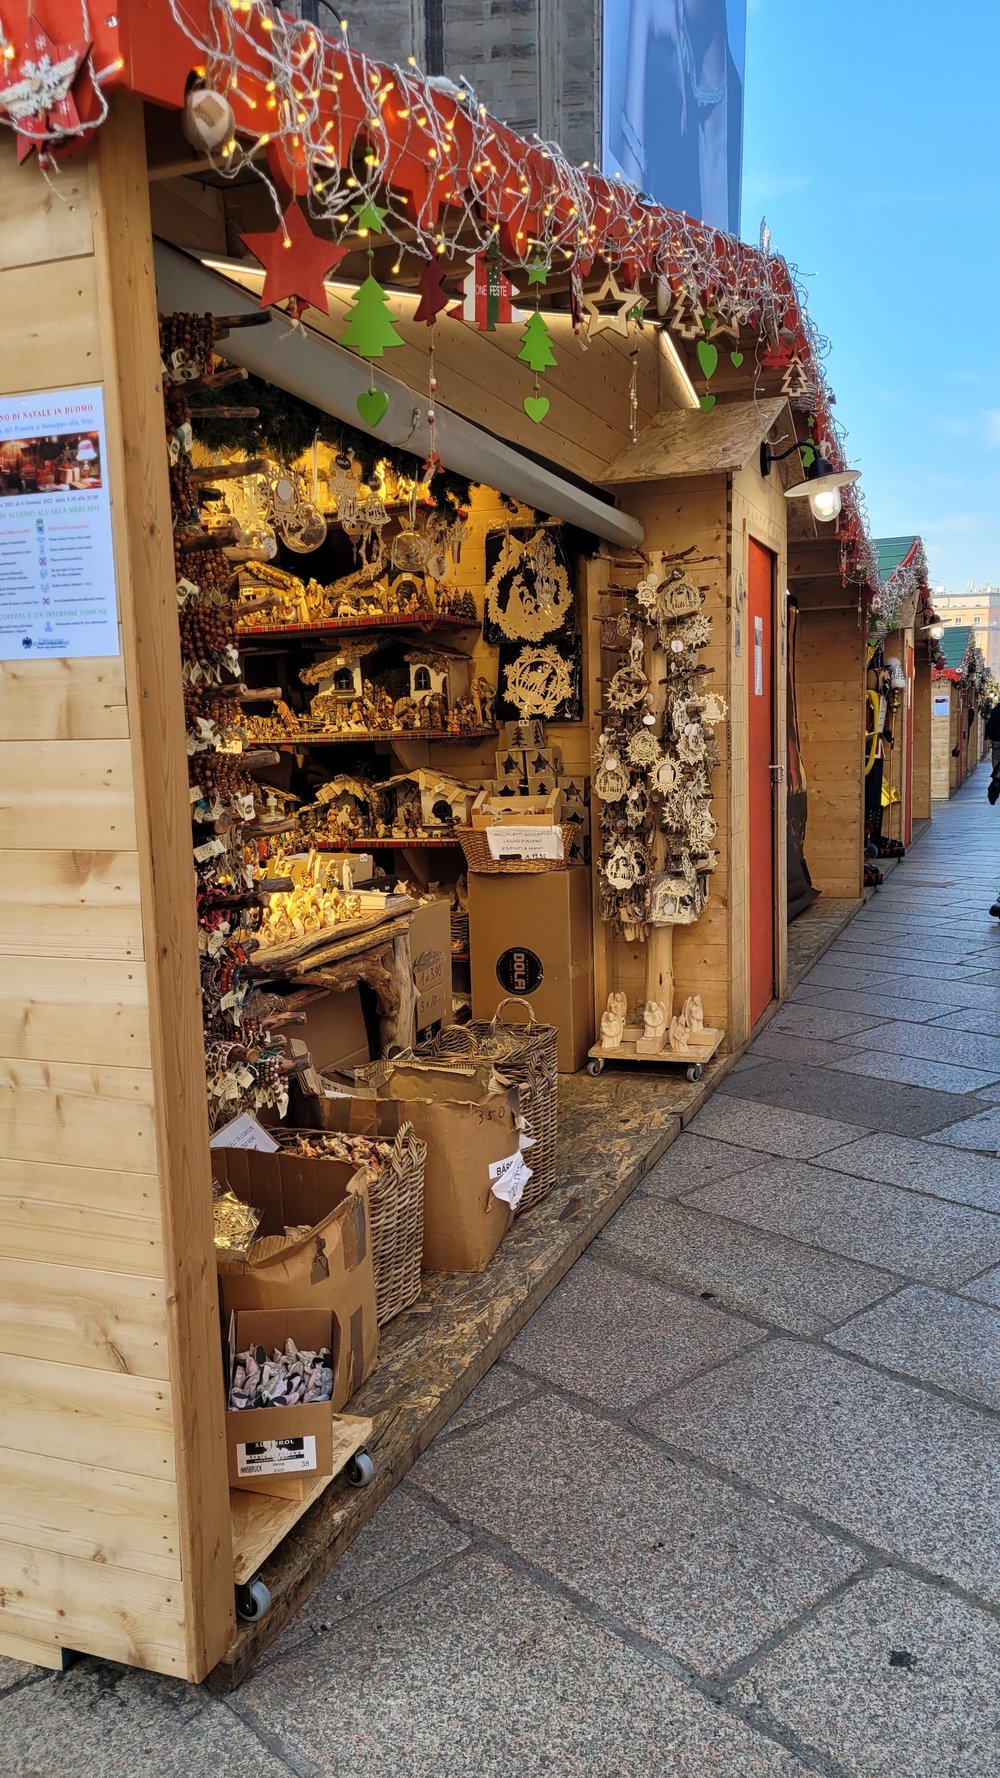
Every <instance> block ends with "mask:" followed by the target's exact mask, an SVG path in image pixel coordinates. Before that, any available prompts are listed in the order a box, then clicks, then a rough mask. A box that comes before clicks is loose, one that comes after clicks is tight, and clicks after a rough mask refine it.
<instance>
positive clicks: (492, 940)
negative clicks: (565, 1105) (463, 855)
mask: <svg viewBox="0 0 1000 1778" xmlns="http://www.w3.org/2000/svg"><path fill="white" fill-rule="evenodd" d="M469 919H470V928H471V932H472V1015H473V1018H476V1019H491V1018H492V1017H493V1014H494V1013H495V1012H496V1009H497V1003H498V1002H499V1001H500V1000H502V999H503V997H504V995H505V994H513V995H514V996H516V997H518V998H521V999H525V1000H530V1002H531V1005H532V1008H533V1010H534V1013H535V1016H536V1018H538V1019H540V1020H542V1022H543V1023H544V1024H547V1025H555V1026H557V1027H558V1030H559V1051H558V1053H559V1068H560V1071H561V1072H562V1073H564V1074H572V1073H575V1072H576V1070H577V1069H578V1068H581V1067H582V1066H583V1063H584V1061H585V1060H586V1056H587V1051H588V1049H589V1048H590V1044H591V1043H592V1041H593V1031H594V1005H593V1001H594V951H593V939H592V932H591V899H590V872H589V870H585V869H583V868H580V867H578V866H577V867H573V868H571V869H570V870H553V871H539V872H537V873H532V874H531V875H520V876H519V875H507V876H504V875H499V874H498V875H491V874H486V873H480V872H470V873H469Z"/></svg>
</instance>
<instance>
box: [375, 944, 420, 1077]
mask: <svg viewBox="0 0 1000 1778" xmlns="http://www.w3.org/2000/svg"><path fill="white" fill-rule="evenodd" d="M390 969H391V974H392V978H393V985H394V987H395V990H396V994H397V996H398V1001H397V1005H396V1007H395V1010H394V1011H393V1012H392V1013H390V1014H388V1015H387V1016H385V1017H383V1018H382V1019H381V1020H380V1021H379V1031H380V1035H381V1038H382V1049H383V1052H385V1051H388V1050H389V1049H390V1048H392V1047H393V1046H394V1045H398V1046H399V1048H400V1049H409V1047H410V1045H411V1044H412V1042H413V1039H414V1037H415V1036H416V1029H417V985H416V983H415V981H414V979H413V959H412V957H411V955H410V932H409V925H408V924H407V929H406V931H405V932H400V933H398V934H397V935H396V937H395V938H394V939H393V942H392V963H391V965H390Z"/></svg>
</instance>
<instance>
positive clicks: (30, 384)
mask: <svg viewBox="0 0 1000 1778" xmlns="http://www.w3.org/2000/svg"><path fill="white" fill-rule="evenodd" d="M137 126H138V127H137ZM63 199H66V200H67V201H66V202H63ZM0 215H2V216H3V217H4V226H3V228H2V229H0V394H15V393H28V392H32V391H38V392H42V391H45V390H48V389H52V388H56V387H59V386H61V385H70V386H72V385H73V384H87V383H100V382H103V385H104V391H105V404H106V417H107V452H106V457H107V468H108V475H109V481H110V486H111V498H112V510H113V514H114V517H115V551H116V573H117V581H118V595H119V609H120V626H121V653H120V654H119V655H118V656H115V657H112V658H108V659H103V660H50V661H43V660H39V661H35V660H32V661H26V660H18V661H13V662H9V663H4V664H3V665H2V666H0V824H2V832H3V840H4V844H3V847H2V849H0V1304H2V1307H0V1649H3V1650H4V1651H5V1652H8V1653H16V1654H18V1655H20V1656H22V1657H23V1658H28V1659H30V1658H38V1659H41V1660H43V1661H46V1662H52V1663H55V1662H57V1661H58V1651H59V1649H60V1648H61V1647H62V1646H63V1645H66V1646H69V1647H72V1648H75V1649H79V1650H81V1651H84V1652H88V1653H92V1654H95V1655H100V1656H106V1657H108V1658H110V1659H116V1660H126V1661H130V1662H132V1663H133V1664H135V1665H137V1666H145V1667H152V1668H156V1669H158V1670H160V1671H163V1672H165V1673H179V1674H183V1675H185V1676H187V1677H189V1678H200V1677H202V1676H203V1674H204V1673H205V1672H206V1670H207V1668H208V1667H209V1666H211V1665H212V1664H213V1662H214V1661H216V1660H217V1659H218V1658H219V1657H220V1656H221V1655H222V1654H223V1653H224V1652H225V1648H226V1646H227V1644H228V1641H229V1638H230V1634H231V1625H232V1571H231V1566H227V1564H229V1562H230V1560H231V1558H230V1551H229V1529H228V1512H227V1507H228V1493H227V1488H226V1477H225V1464H224V1456H223V1450H222V1399H221V1367H220V1365H219V1355H218V1323H217V1311H216V1308H215V1303H214V1256H213V1251H212V1245H211V1206H210V1194H209V1162H208V1149H207V1127H206V1123H205V1112H204V1098H203V1077H202V1075H201V1053H200V1019H199V1004H198V998H199V997H198V978H197V964H196V955H195V929H194V911H193V901H192V897H191V894H190V864H189V857H188V854H187V852H186V845H187V844H188V843H189V835H190V827H189V819H190V818H189V814H188V805H187V788H186V772H185V758H184V743H183V721H182V713H181V690H180V675H179V671H178V670H177V661H178V653H177V617H176V603H175V599H174V592H173V564H172V551H171V543H170V515H169V503H168V492H167V478H166V468H165V462H164V454H163V448H162V414H161V409H160V400H161V393H160V389H159V382H158V370H159V366H158V351H157V346H156V312H155V295H154V289H153V282H152V264H151V240H150V233H149V221H148V199H147V194H146V188H145V180H144V158H143V153H142V146H141V115H140V111H139V107H138V105H137V103H135V102H134V101H131V100H124V101H121V102H116V103H115V105H114V106H113V109H112V114H111V117H110V118H109V120H108V122H107V123H106V124H105V125H104V127H103V128H102V130H101V132H100V133H99V141H97V142H95V145H94V146H93V147H92V148H91V150H90V151H89V153H88V154H87V155H85V156H81V157H79V158H78V159H76V160H74V161H73V162H72V164H71V165H70V166H68V167H67V170H66V172H65V174H64V175H63V176H62V177H61V179H60V182H59V192H58V193H55V192H53V190H52V188H51V187H50V186H49V185H47V184H46V182H45V181H44V180H43V179H42V178H41V176H40V174H39V173H38V169H37V167H36V166H35V165H34V164H33V163H32V164H29V165H26V166H25V167H23V168H17V166H16V164H15V153H14V146H13V142H12V141H11V140H10V139H9V138H5V139H4V140H2V141H0ZM11 218H13V219H14V225H12V226H9V224H10V222H11ZM126 465H127V486H126ZM154 827H156V829H157V832H156V840H155V844H154V839H153V835H152V829H153V828H154ZM168 842H169V843H168ZM154 877H155V879H156V880H155V883H154ZM171 897H172V898H173V900H174V902H175V904H176V906H175V909H174V913H173V919H174V921H175V922H176V921H181V922H182V924H183V925H184V933H183V935H179V934H178V933H177V931H175V930H174V929H173V928H172V925H171V919H170V917H168V915H167V914H165V912H164V904H165V899H167V900H169V899H170V898H171ZM161 977H170V978H171V980H172V982H173V986H172V988H171V990H170V994H172V995H173V1000H174V1002H175V1003H179V1005H180V1006H181V1008H182V1011H181V1012H180V1013H179V1014H178V1016H177V1017H176V1018H175V1017H174V1006H173V1005H166V1006H165V1003H164V995H163V989H162V981H161ZM169 998H170V996H169V995H168V1000H169ZM171 1043H172V1044H173V1045H175V1046H178V1047H179V1048H182V1049H183V1050H184V1057H183V1062H182V1063H181V1064H179V1065H178V1066H176V1067H173V1068H172V1067H171V1066H170V1065H168V1063H167V1061H166V1060H165V1047H166V1045H168V1044H171ZM195 1082H197V1083H198V1086H199V1088H200V1092H199V1093H197V1094H196V1092H195V1088H194V1083H195ZM178 1124H180V1125H182V1126H183V1130H184V1135H183V1136H182V1138H181V1141H180V1144H178V1141H177V1137H176V1130H177V1127H178ZM185 1146H187V1147H188V1148H189V1149H191V1151H192V1152H194V1151H197V1152H198V1154H199V1155H200V1157H201V1172H200V1173H199V1174H198V1177H197V1182H196V1184H197V1194H198V1196H199V1199H200V1209H199V1211H198V1212H197V1213H196V1214H191V1213H190V1211H189V1203H190V1197H191V1193H192V1189H193V1181H194V1178H195V1176H194V1173H193V1172H192V1169H191V1166H190V1165H189V1164H186V1163H185V1160H184V1148H185ZM178 1204H179V1205H180V1206H181V1212H182V1219H183V1218H185V1217H186V1218H187V1223H186V1226H185V1227H184V1228H183V1230H182V1233H181V1236H180V1240H178V1233H177V1212H178ZM179 1246H180V1247H181V1248H182V1249H183V1255H184V1256H183V1258H182V1260H181V1262H180V1263H178V1258H177V1254H178V1247H179ZM192 1273H193V1274H194V1276H195V1282H194V1283H193V1284H192V1283H191V1275H192ZM192 1303H196V1304H197V1305H198V1307H197V1312H196V1317H195V1320H196V1325H193V1324H191V1323H190V1312H191V1304H192ZM186 1321H187V1324H188V1325H187V1328H186V1327H185V1325H184V1324H185V1323H186ZM179 1330H180V1331H179ZM186 1331H190V1332H191V1334H192V1337H191V1338H190V1340H189V1341H188V1342H187V1343H186V1344H185V1343H184V1336H185V1332H186ZM182 1347H183V1350H182ZM192 1396H193V1397H194V1399H195V1405H194V1409H193V1411H192V1405H191V1403H192ZM206 1452H210V1453H211V1459H212V1462H211V1466H210V1468H209V1470H208V1472H207V1473H206ZM198 1488H201V1489H202V1494H203V1499H202V1502H201V1517H200V1522H198V1523H195V1522H194V1521H195V1519H196V1517H197V1511H196V1509H195V1506H194V1502H193V1500H192V1489H195V1490H197V1489H198ZM223 1518H224V1521H225V1523H224V1532H223V1529H222V1524H223ZM181 1577H183V1578H181Z"/></svg>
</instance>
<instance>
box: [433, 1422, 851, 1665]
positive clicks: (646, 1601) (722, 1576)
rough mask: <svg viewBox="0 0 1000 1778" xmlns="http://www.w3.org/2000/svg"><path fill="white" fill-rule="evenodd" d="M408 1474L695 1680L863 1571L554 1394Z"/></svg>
mask: <svg viewBox="0 0 1000 1778" xmlns="http://www.w3.org/2000/svg"><path fill="white" fill-rule="evenodd" d="M413 1476H414V1481H415V1482H416V1483H417V1485H419V1486H421V1487H423V1488H426V1489H427V1490H428V1491H429V1492H430V1493H431V1494H432V1495H433V1496H434V1498H435V1499H437V1500H440V1501H441V1502H442V1503H443V1504H444V1505H445V1506H447V1507H449V1508H450V1509H451V1510H452V1511H453V1512H455V1513H457V1514H460V1515H461V1517H462V1519H463V1520H464V1521H468V1522H471V1523H472V1524H473V1525H475V1526H477V1527H478V1528H479V1529H480V1530H482V1531H486V1532H489V1533H490V1534H491V1535H492V1536H494V1537H498V1538H500V1539H501V1540H502V1541H503V1542H505V1543H507V1544H509V1546H510V1547H511V1549H513V1550H515V1551H516V1552H517V1554H518V1555H519V1556H522V1557H523V1558H524V1559H525V1560H527V1561H529V1562H531V1563H533V1564H535V1565H536V1566H538V1567H540V1568H542V1569H543V1570H544V1572H545V1573H547V1574H550V1575H552V1576H553V1578H554V1579H556V1580H559V1581H562V1582H563V1583H564V1584H565V1585H566V1586H569V1587H572V1588H573V1589H574V1591H575V1592H578V1593H580V1594H581V1595H582V1597H583V1598H585V1599H587V1600H589V1601H590V1602H591V1603H592V1604H594V1605H596V1606H599V1607H600V1608H601V1610H602V1611H604V1612H607V1613H610V1615H611V1616H612V1617H614V1618H616V1619H618V1620H619V1622H621V1623H622V1624H623V1625H626V1626H629V1627H631V1628H634V1629H636V1630H638V1631H639V1632H640V1634H641V1635H643V1636H645V1637H648V1638H649V1639H650V1640H651V1641H653V1642H655V1643H657V1644H658V1645H659V1646H660V1647H661V1648H662V1649H664V1651H665V1652H666V1653H668V1654H669V1655H671V1656H672V1657H673V1658H674V1659H675V1660H677V1661H679V1662H680V1663H681V1664H682V1665H683V1666H685V1667H691V1668H693V1669H695V1670H697V1671H700V1672H702V1673H714V1672H719V1671H721V1670H722V1669H723V1668H725V1667H728V1666H730V1665H731V1664H732V1663H733V1662H734V1661H737V1660H741V1659H743V1658H744V1657H745V1656H746V1655H748V1654H749V1653H751V1651H752V1650H753V1649H754V1648H756V1647H757V1646H759V1644H760V1643H761V1642H762V1641H763V1640H764V1639H765V1638H767V1637H770V1636H772V1635H774V1634H775V1633H776V1632H777V1631H778V1630H779V1629H780V1628H781V1626H782V1624H785V1623H789V1622H790V1621H791V1619H792V1618H793V1617H795V1616H797V1615H798V1614H799V1613H801V1612H802V1611H804V1610H805V1609H806V1608H807V1607H808V1606H809V1605H810V1604H814V1603H815V1602H816V1601H817V1600H819V1599H820V1598H821V1597H822V1596H823V1595H824V1594H825V1593H827V1592H829V1590H830V1589H831V1587H833V1586H834V1585H837V1584H838V1583H840V1582H841V1581H843V1580H844V1579H846V1577H847V1576H848V1575H850V1574H852V1573H855V1572H857V1570H858V1568H859V1567H860V1566H861V1564H862V1560H863V1559H862V1558H861V1557H860V1556H859V1553H858V1551H857V1550H856V1549H854V1548H853V1547H850V1546H848V1545H846V1544H844V1543H842V1542H840V1541H839V1540H836V1539H834V1538H831V1537H828V1536H826V1535H824V1534H823V1533H821V1532H817V1531H815V1530H814V1529H813V1527H812V1526H810V1525H807V1524H804V1523H803V1522H802V1520H800V1519H797V1518H796V1517H794V1515H793V1514H791V1513H790V1512H788V1510H787V1509H786V1508H784V1507H781V1506H777V1505H773V1504H769V1503H766V1502H764V1501H760V1500H756V1499H753V1498H751V1497H749V1496H747V1495H746V1494H744V1493H741V1492H740V1491H739V1490H738V1489H736V1488H734V1487H732V1486H730V1485H729V1484H728V1483H725V1482H721V1481H718V1480H716V1479H715V1478H712V1477H707V1476H703V1475H700V1474H699V1473H698V1472H697V1470H695V1469H691V1468H689V1467H687V1466H686V1465H682V1464H678V1463H677V1462H676V1461H675V1460H674V1459H673V1458H672V1457H669V1456H667V1455H666V1453H665V1452H662V1451H658V1450H656V1449H651V1448H650V1446H649V1445H648V1444H646V1443H645V1442H644V1441H643V1440H642V1439H641V1438H638V1437H636V1436H635V1435H634V1434H630V1433H628V1432H623V1431H622V1430H621V1429H620V1427H618V1426H615V1425H612V1424H611V1423H610V1422H608V1421H606V1420H602V1419H600V1418H597V1417H595V1416H593V1415H591V1414H587V1413H583V1412H581V1411H580V1410H579V1409H578V1408H576V1407H574V1406H573V1405H571V1404H570V1403H568V1402H565V1401H562V1400H561V1399H560V1398H559V1397H558V1396H555V1395H548V1394H546V1395H542V1396H539V1397H537V1398H536V1400H535V1401H533V1402H530V1403H529V1404H528V1405H527V1406H526V1407H523V1408H518V1409H517V1410H516V1411H515V1412H514V1413H511V1414H508V1415H506V1416H505V1417H504V1419H503V1420H499V1421H497V1420H494V1421H491V1422H489V1424H487V1425H485V1426H481V1427H478V1428H476V1429H474V1430H473V1431H471V1432H469V1433H468V1434H467V1435H466V1436H465V1437H464V1438H461V1439H457V1440H454V1441H451V1442H449V1443H447V1444H443V1445H435V1446H433V1447H432V1449H431V1450H429V1451H428V1452H426V1453H425V1455H424V1456H423V1457H422V1458H421V1459H420V1462H419V1463H418V1464H417V1467H416V1469H415V1470H414V1472H413ZM695 1575H697V1577H698V1578H697V1584H696V1585H693V1584H692V1580H693V1576H695Z"/></svg>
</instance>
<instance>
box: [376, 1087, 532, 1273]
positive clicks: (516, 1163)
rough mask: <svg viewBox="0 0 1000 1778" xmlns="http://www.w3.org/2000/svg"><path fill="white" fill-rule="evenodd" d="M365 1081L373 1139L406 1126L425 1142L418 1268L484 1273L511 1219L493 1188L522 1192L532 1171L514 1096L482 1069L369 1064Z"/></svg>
mask: <svg viewBox="0 0 1000 1778" xmlns="http://www.w3.org/2000/svg"><path fill="white" fill-rule="evenodd" d="M369 1081H370V1082H371V1084H372V1086H373V1087H374V1089H375V1092H376V1095H377V1104H376V1118H377V1122H378V1125H379V1129H380V1133H382V1134H384V1135H389V1134H394V1133H395V1128H397V1127H398V1125H399V1124H401V1123H407V1122H409V1123H412V1125H413V1127H414V1129H415V1131H416V1133H417V1135H418V1136H419V1137H420V1138H421V1140H422V1141H424V1142H426V1144H427V1162H426V1166H425V1169H424V1268H425V1270H426V1271H429V1272H482V1271H484V1270H485V1268H486V1267H487V1266H488V1265H489V1263H490V1260H491V1259H492V1258H493V1255H494V1254H495V1253H496V1250H497V1248H498V1247H499V1245H500V1242H501V1241H502V1240H503V1237H504V1235H505V1234H506V1233H507V1230H508V1228H509V1227H510V1223H511V1219H512V1216H513V1207H512V1206H511V1204H510V1203H509V1202H507V1201H505V1199H503V1198H501V1197H499V1196H497V1193H496V1190H495V1189H494V1188H495V1187H498V1186H499V1187H501V1188H502V1189H506V1187H505V1184H504V1182H505V1181H506V1182H507V1183H508V1184H509V1183H510V1182H512V1181H513V1182H514V1183H515V1184H516V1182H517V1181H518V1180H520V1182H521V1185H522V1186H523V1183H524V1181H525V1180H526V1178H527V1177H528V1173H529V1169H530V1165H531V1156H530V1153H529V1154H528V1156H527V1158H526V1161H525V1162H522V1161H521V1132H520V1129H519V1127H518V1106H519V1095H518V1093H517V1091H516V1090H515V1089H513V1088H502V1087H498V1086H496V1084H495V1082H494V1081H493V1077H492V1070H491V1068H490V1067H489V1065H488V1064H485V1065H484V1064H480V1065H478V1066H476V1065H462V1066H456V1067H450V1066H447V1067H442V1066H441V1065H440V1064H437V1065H435V1064H423V1065H421V1064H418V1063H388V1062H387V1063H384V1064H378V1063H376V1064H375V1066H374V1067H373V1068H372V1069H371V1070H370V1073H369ZM369 1103H370V1102H369ZM360 1109H361V1108H360V1107H359V1111H360ZM361 1115H363V1112H362V1113H361ZM514 1195H515V1199H516V1201H517V1202H519V1201H520V1192H519V1191H516V1192H515V1194H514Z"/></svg>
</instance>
